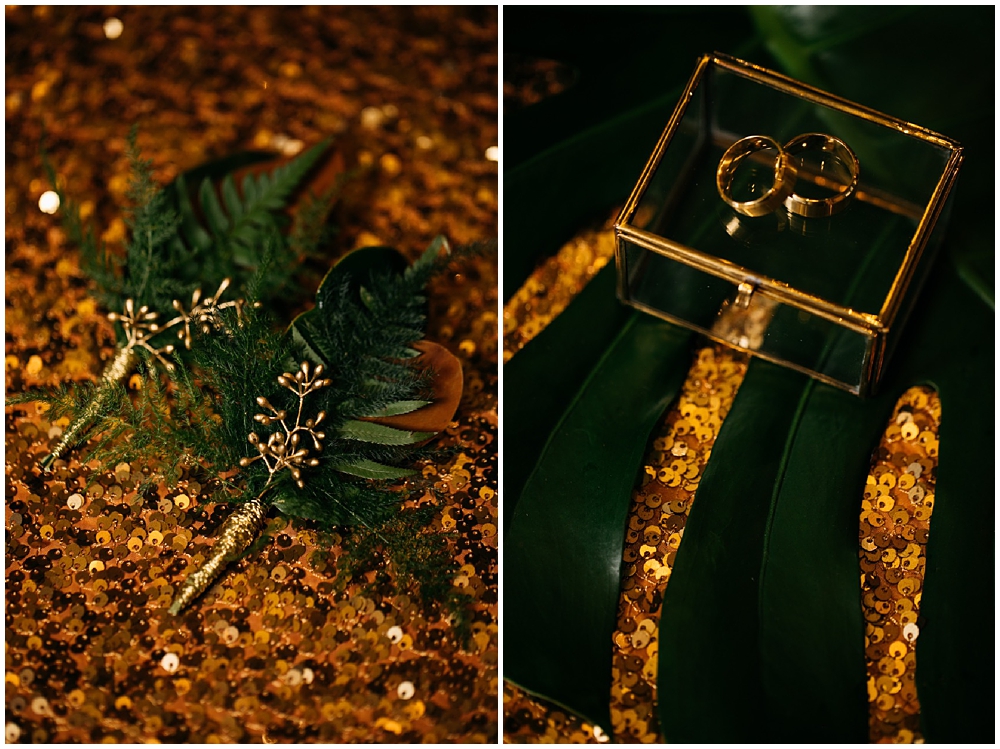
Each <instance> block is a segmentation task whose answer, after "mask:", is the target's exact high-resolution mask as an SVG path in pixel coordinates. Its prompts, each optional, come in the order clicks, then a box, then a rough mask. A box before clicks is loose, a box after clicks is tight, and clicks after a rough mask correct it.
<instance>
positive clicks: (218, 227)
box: [198, 177, 229, 237]
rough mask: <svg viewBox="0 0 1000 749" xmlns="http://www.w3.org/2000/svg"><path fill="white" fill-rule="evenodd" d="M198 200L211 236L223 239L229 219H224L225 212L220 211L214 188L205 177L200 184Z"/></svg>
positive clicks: (227, 228)
mask: <svg viewBox="0 0 1000 749" xmlns="http://www.w3.org/2000/svg"><path fill="white" fill-rule="evenodd" d="M198 200H199V202H200V203H201V208H202V210H203V211H204V212H205V219H206V220H207V221H208V226H209V228H210V229H211V230H212V234H214V235H215V236H217V237H224V236H225V235H226V232H227V231H228V230H229V219H228V218H227V217H226V212H225V211H223V210H222V206H221V205H220V204H219V199H218V197H216V195H215V186H214V185H213V184H212V180H211V179H209V178H208V177H205V179H203V180H202V182H201V188H200V189H199V190H198Z"/></svg>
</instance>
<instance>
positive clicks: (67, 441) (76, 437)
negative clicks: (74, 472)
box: [39, 346, 136, 471]
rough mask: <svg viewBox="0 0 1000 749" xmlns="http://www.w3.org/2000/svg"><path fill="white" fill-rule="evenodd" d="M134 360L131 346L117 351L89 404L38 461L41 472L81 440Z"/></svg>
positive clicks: (130, 369) (134, 355)
mask: <svg viewBox="0 0 1000 749" xmlns="http://www.w3.org/2000/svg"><path fill="white" fill-rule="evenodd" d="M135 360H136V353H135V349H134V348H133V347H132V346H126V347H125V348H121V349H118V353H117V354H116V355H115V358H114V359H112V360H111V361H110V362H109V363H108V366H107V367H105V368H104V373H103V374H102V375H101V382H100V384H99V385H98V387H97V391H96V392H95V393H94V397H93V398H91V400H90V403H88V404H87V407H86V408H84V409H83V411H81V412H80V413H79V414H77V416H76V418H75V419H73V421H72V423H71V424H70V425H69V426H68V427H67V428H66V431H65V432H63V436H62V439H61V440H59V443H58V444H57V445H56V446H55V447H54V448H52V452H50V453H49V454H48V455H46V456H45V457H44V458H42V459H41V461H39V465H40V466H41V467H42V470H43V471H49V470H51V468H52V464H53V463H55V462H56V461H57V460H58V459H59V458H61V457H62V456H63V453H65V452H66V451H67V450H69V449H70V448H71V447H73V446H74V445H76V443H77V442H79V441H81V440H82V439H83V437H84V433H85V432H86V431H87V430H88V429H89V428H90V427H91V425H92V424H93V423H94V421H95V420H96V419H97V417H98V415H99V414H100V413H101V411H103V410H104V408H105V407H106V406H107V405H108V401H109V400H110V398H111V390H112V386H113V385H115V384H117V383H120V382H123V381H124V380H125V378H126V377H127V376H128V373H129V372H131V371H132V368H133V367H134V366H135Z"/></svg>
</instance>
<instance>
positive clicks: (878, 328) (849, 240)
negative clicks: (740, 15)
mask: <svg viewBox="0 0 1000 749" xmlns="http://www.w3.org/2000/svg"><path fill="white" fill-rule="evenodd" d="M873 75H877V71H873ZM961 162H962V149H961V147H960V146H959V145H958V143H956V142H955V141H953V140H951V139H949V138H945V137H943V136H940V135H937V134H935V133H933V132H931V131H929V130H926V129H924V128H921V127H918V126H915V125H911V124H909V123H906V122H903V121H901V120H898V119H895V118H893V117H889V116H886V115H883V114H880V113H878V112H876V111H874V110H871V109H868V108H865V107H862V106H859V105H857V104H853V103H851V102H849V101H846V100H844V99H840V98H837V97H835V96H832V95H830V94H826V93H824V92H822V91H820V90H818V89H816V88H813V87H811V86H807V85H805V84H802V83H799V82H797V81H794V80H792V79H791V78H788V77H787V76H784V75H781V74H778V73H774V72H771V71H768V70H765V69H763V68H761V67H758V66H756V65H752V64H749V63H746V62H743V61H741V60H737V59H735V58H732V57H728V56H725V55H721V54H712V55H705V56H704V57H702V58H701V59H700V60H699V61H698V64H697V67H696V68H695V71H694V74H693V75H692V77H691V80H690V81H689V82H688V85H687V87H686V89H685V90H684V93H683V95H682V96H681V100H680V103H679V104H678V105H677V108H676V109H675V111H674V113H673V116H672V117H671V119H670V121H669V123H668V124H667V127H666V129H665V130H664V132H663V135H662V136H661V137H660V140H659V143H657V145H656V150H655V151H654V152H653V155H652V157H651V158H650V159H649V162H648V163H647V165H646V168H645V169H644V170H643V172H642V175H641V176H640V178H639V182H638V184H637V185H636V187H635V189H634V190H633V191H632V195H631V197H630V198H629V200H628V202H627V203H626V205H625V207H624V209H623V210H622V213H621V215H620V216H619V217H618V220H617V222H616V225H615V236H616V243H617V247H616V263H617V268H618V296H619V298H620V299H621V300H622V301H623V302H625V303H626V304H629V305H631V306H633V307H636V308H638V309H640V310H644V311H646V312H649V313H651V314H653V315H657V316H659V317H662V318H664V319H666V320H669V321H671V322H674V323H677V324H679V325H683V326H686V327H688V328H691V329H694V330H696V331H699V332H701V333H703V334H705V335H707V336H709V337H710V338H713V339H715V340H717V341H721V342H723V343H727V344H729V345H731V346H733V347H735V348H738V349H741V350H743V351H746V352H748V353H750V354H752V355H754V356H758V357H761V358H763V359H767V360H769V361H772V362H776V363H778V364H782V365H785V366H788V367H792V368H794V369H797V370H799V371H802V372H805V373H807V374H809V375H811V376H812V377H815V378H816V379H818V380H821V381H823V382H826V383H829V384H831V385H835V386H837V387H840V388H844V389H846V390H849V391H850V392H852V393H855V394H857V395H861V396H864V395H867V394H869V393H871V392H873V391H874V388H875V387H876V386H877V384H878V381H879V379H880V377H881V375H882V373H883V372H884V370H885V367H886V363H887V361H888V359H889V356H890V355H891V353H892V350H893V347H894V345H895V343H896V341H897V340H898V339H899V335H900V331H901V329H902V327H903V322H904V321H905V318H906V316H907V314H908V313H909V311H910V309H911V308H912V307H913V304H914V302H915V300H916V296H917V294H918V292H919V290H920V287H921V285H922V282H923V280H924V279H925V277H926V275H927V271H928V269H929V268H930V265H931V262H932V260H933V257H934V254H935V250H936V249H937V246H938V245H939V244H940V240H941V234H942V232H943V229H944V225H945V223H946V216H947V209H948V205H949V201H948V198H949V195H950V194H951V193H952V188H953V187H954V184H955V180H956V178H957V176H958V170H959V166H960V165H961Z"/></svg>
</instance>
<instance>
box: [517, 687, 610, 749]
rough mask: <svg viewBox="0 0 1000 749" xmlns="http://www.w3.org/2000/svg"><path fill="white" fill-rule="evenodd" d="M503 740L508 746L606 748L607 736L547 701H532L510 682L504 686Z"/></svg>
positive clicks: (596, 727)
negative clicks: (538, 745)
mask: <svg viewBox="0 0 1000 749" xmlns="http://www.w3.org/2000/svg"><path fill="white" fill-rule="evenodd" d="M503 714H504V721H503V740H504V743H505V744H557V743H558V744H604V743H607V741H608V735H607V734H606V733H604V731H602V730H601V727H600V726H595V725H592V724H590V723H586V722H584V721H583V720H581V719H580V718H579V717H578V716H576V715H574V714H573V713H570V712H567V711H566V710H563V709H562V708H560V707H559V706H558V705H553V704H551V703H549V702H548V701H546V700H543V699H541V698H538V697H532V696H531V695H529V694H527V693H526V692H525V691H524V690H522V689H518V688H517V687H515V686H514V685H513V684H511V683H509V682H506V681H505V682H504V685H503Z"/></svg>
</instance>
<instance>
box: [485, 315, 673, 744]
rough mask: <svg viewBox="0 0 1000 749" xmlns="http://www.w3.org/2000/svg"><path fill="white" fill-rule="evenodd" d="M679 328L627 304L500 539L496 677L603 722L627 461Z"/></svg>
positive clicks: (646, 427)
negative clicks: (500, 633)
mask: <svg viewBox="0 0 1000 749" xmlns="http://www.w3.org/2000/svg"><path fill="white" fill-rule="evenodd" d="M580 334H581V335H582V334H583V331H580ZM690 338H691V336H690V334H689V333H687V332H686V331H683V330H681V329H679V328H676V327H673V326H671V325H668V324H666V323H663V322H660V321H658V320H654V319H652V318H650V317H646V316H644V315H639V314H638V313H632V314H631V316H630V317H629V318H628V321H627V322H626V323H625V325H624V326H622V327H621V329H620V331H619V333H618V336H617V337H616V338H615V340H614V341H613V342H612V343H611V345H610V346H609V347H608V349H607V351H606V352H605V354H604V355H603V357H602V358H601V359H600V361H599V362H598V363H597V365H596V367H594V369H593V370H592V371H591V372H590V373H589V375H588V377H587V379H586V381H585V382H584V383H583V386H582V387H581V388H580V389H579V390H578V391H577V393H576V395H575V397H574V399H573V401H572V403H571V404H570V405H569V408H568V409H567V410H566V411H565V413H564V414H563V415H562V418H561V419H560V421H559V423H558V424H557V425H556V427H555V429H554V431H553V432H552V434H551V436H550V438H549V441H548V443H547V444H546V445H545V448H544V450H543V452H542V455H541V457H540V459H539V461H538V465H537V467H536V468H535V470H534V472H533V473H532V475H531V477H530V478H529V479H528V482H527V484H526V485H525V488H524V491H523V493H522V497H521V499H520V501H519V502H518V504H517V508H516V510H515V511H514V518H513V520H512V521H511V526H510V531H509V533H508V534H507V538H506V553H505V557H504V563H505V570H504V573H505V574H504V581H505V586H506V587H505V595H504V601H505V612H504V650H505V652H506V654H507V655H506V657H505V666H504V668H505V674H504V675H505V677H506V678H508V679H510V680H512V681H513V682H515V683H517V684H519V685H521V686H523V687H524V688H525V689H527V690H529V691H530V692H533V693H540V694H544V695H546V696H547V697H549V698H550V699H554V700H555V701H556V702H558V703H559V704H562V705H565V706H567V707H568V708H570V709H571V710H573V711H575V712H578V713H580V714H581V715H583V716H585V717H586V718H587V719H588V720H590V721H592V722H595V723H598V724H600V725H602V726H604V728H605V729H606V730H610V715H609V712H608V700H609V695H610V690H611V635H612V631H613V629H614V623H615V611H616V609H617V604H618V594H619V569H620V566H621V559H622V550H623V545H624V525H625V518H626V516H627V514H628V507H629V503H630V496H631V490H632V486H633V485H634V483H635V480H636V471H635V467H636V465H637V464H638V462H639V461H640V460H641V458H642V455H643V452H644V451H645V449H646V442H647V439H648V436H649V433H650V430H651V429H652V428H653V426H654V425H655V423H656V421H657V419H658V418H659V417H660V415H661V414H662V412H663V409H664V408H665V407H666V405H667V404H668V403H669V402H670V401H671V400H672V399H673V397H674V396H675V394H676V392H677V388H678V387H679V386H680V383H681V381H682V380H683V376H684V371H685V369H686V365H687V361H688V357H689V352H690V348H689V343H690ZM557 633H558V634H557Z"/></svg>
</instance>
